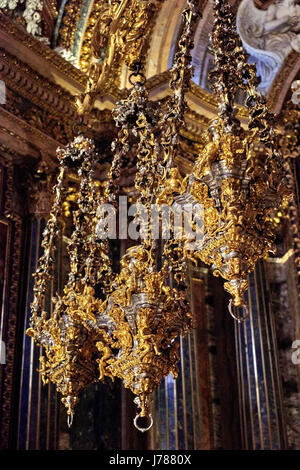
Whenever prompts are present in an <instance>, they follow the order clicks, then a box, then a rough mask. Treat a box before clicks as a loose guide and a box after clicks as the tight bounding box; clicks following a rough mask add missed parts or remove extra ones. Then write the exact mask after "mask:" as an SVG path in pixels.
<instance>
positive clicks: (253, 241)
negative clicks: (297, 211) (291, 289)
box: [185, 0, 288, 320]
mask: <svg viewBox="0 0 300 470" xmlns="http://www.w3.org/2000/svg"><path fill="white" fill-rule="evenodd" d="M211 39H212V46H213V50H214V58H215V68H214V70H213V71H212V73H211V81H212V86H213V89H214V92H215V94H216V96H217V97H218V101H219V114H218V117H217V119H215V120H214V121H213V122H211V124H210V126H209V128H208V131H207V132H206V134H205V136H204V137H205V146H204V149H203V151H201V153H200V154H199V157H198V158H197V160H196V162H195V165H194V169H193V172H192V173H191V175H190V176H189V178H188V183H187V187H186V190H185V191H186V193H187V194H189V195H192V196H193V198H194V199H195V200H196V201H198V202H199V203H200V204H202V205H203V207H204V219H205V220H204V237H203V240H201V242H200V243H199V246H198V250H197V251H196V252H195V253H194V254H193V256H194V257H196V258H198V259H200V260H201V261H203V262H204V263H206V264H208V265H210V266H211V267H212V269H213V272H214V274H215V275H216V276H219V275H220V276H222V277H223V278H224V279H225V280H226V283H225V288H226V290H227V291H228V292H229V293H230V294H231V295H232V297H233V301H232V302H233V305H232V302H231V304H230V313H232V314H233V315H234V316H236V314H235V313H234V311H233V310H234V309H233V307H244V316H245V315H247V311H246V310H247V309H246V306H245V304H244V292H245V290H246V289H247V287H248V281H247V277H248V274H249V273H250V272H251V271H252V270H253V269H254V266H255V263H256V262H257V261H258V260H259V259H260V258H263V257H266V256H267V254H268V253H269V251H272V250H273V249H274V246H273V239H274V228H273V224H272V214H273V213H274V212H275V211H276V210H277V211H278V210H279V208H280V206H281V205H282V204H286V201H287V196H288V190H287V185H286V175H285V171H284V165H283V160H282V157H281V155H280V153H279V151H278V149H277V148H276V139H275V137H276V136H275V132H274V128H273V116H272V115H271V114H270V113H269V112H268V109H267V106H266V102H265V99H264V98H263V97H262V96H261V94H260V93H259V92H258V91H257V85H258V84H259V79H258V78H257V77H256V69H255V66H254V65H250V64H248V63H247V56H246V52H245V51H244V49H243V46H242V43H241V40H240V38H239V36H238V34H237V32H236V27H235V18H234V13H233V10H232V7H231V6H230V4H229V3H228V2H226V1H224V0H216V1H215V24H214V29H213V33H212V38H211ZM240 89H242V90H244V91H245V92H246V95H247V97H246V102H245V104H246V107H247V108H248V109H249V115H250V116H249V122H248V129H244V128H243V127H242V126H241V124H240V122H239V121H238V119H237V118H236V117H235V114H236V107H235V98H236V95H237V93H238V91H239V90H240ZM244 316H243V317H244ZM243 317H237V318H238V319H239V320H242V319H243Z"/></svg>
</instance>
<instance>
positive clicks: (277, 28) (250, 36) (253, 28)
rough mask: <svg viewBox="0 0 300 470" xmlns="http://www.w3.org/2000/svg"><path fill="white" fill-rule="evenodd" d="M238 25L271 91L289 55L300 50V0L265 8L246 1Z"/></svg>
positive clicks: (281, 0)
mask: <svg viewBox="0 0 300 470" xmlns="http://www.w3.org/2000/svg"><path fill="white" fill-rule="evenodd" d="M237 27H238V31H239V34H240V36H241V38H242V41H243V43H244V46H245V48H246V49H247V51H248V52H249V54H250V55H251V56H252V58H253V59H254V61H255V62H256V64H257V67H258V73H259V75H260V76H261V78H262V84H261V88H262V91H267V89H268V88H269V86H270V85H271V83H272V81H273V79H274V77H275V75H276V73H277V72H278V69H279V68H280V66H281V64H282V63H283V61H284V59H285V58H286V56H287V55H288V54H289V53H290V52H291V51H292V50H294V51H296V52H298V53H300V5H298V2H297V0H278V1H277V2H275V3H274V4H272V5H270V6H269V8H268V9H267V10H265V11H263V10H259V9H258V8H256V7H255V4H254V0H242V2H241V4H240V6H239V9H238V14H237Z"/></svg>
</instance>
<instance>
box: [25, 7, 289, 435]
mask: <svg viewBox="0 0 300 470" xmlns="http://www.w3.org/2000/svg"><path fill="white" fill-rule="evenodd" d="M199 3H200V2H199V1H197V0H189V1H188V2H187V8H186V10H185V11H184V12H183V20H184V25H183V31H182V35H181V37H180V40H179V44H178V50H177V53H176V56H175V61H174V65H173V67H172V69H171V81H170V89H171V91H172V95H171V97H170V98H168V99H167V100H166V103H164V104H161V105H160V106H158V104H157V103H153V102H152V101H151V100H150V99H149V96H148V92H147V87H146V78H145V75H144V63H143V60H142V57H143V53H142V50H143V44H142V43H143V41H142V32H141V31H138V28H137V24H135V26H134V27H135V29H134V30H132V31H131V33H130V34H131V36H130V38H131V39H130V40H131V41H133V35H134V31H135V32H136V33H137V36H136V38H137V40H138V47H137V49H136V51H135V53H134V54H133V55H131V56H130V57H129V58H128V63H127V65H128V67H129V69H130V71H131V75H130V83H131V85H132V88H131V91H130V93H129V95H128V97H127V98H126V99H123V100H121V101H120V102H119V103H118V104H117V105H116V107H115V109H114V111H113V117H114V119H115V122H116V126H117V128H118V135H117V137H116V139H115V140H114V142H113V144H112V150H113V153H114V157H113V161H112V164H111V167H110V170H109V172H108V176H107V181H106V188H105V191H104V193H103V194H101V193H100V192H99V189H98V187H97V185H96V183H95V180H94V169H95V165H96V163H97V161H99V156H98V155H97V153H96V151H95V146H94V144H93V142H92V141H91V140H89V139H86V138H85V137H83V136H81V135H80V136H78V137H76V138H75V140H74V141H73V142H72V143H71V144H70V145H68V146H67V147H66V148H65V149H58V151H57V156H58V160H59V175H58V179H57V184H56V186H55V201H54V204H53V209H52V212H51V214H50V218H49V220H48V223H47V226H46V229H45V232H44V239H43V243H42V247H43V250H44V252H43V255H42V257H41V258H40V260H39V264H38V269H37V272H36V274H35V286H34V300H33V303H32V318H31V326H30V328H29V330H28V334H29V335H30V336H32V337H33V338H34V340H35V341H36V343H38V344H40V345H41V346H43V347H44V350H45V355H42V357H41V370H40V372H41V374H42V378H43V381H44V382H45V383H47V382H49V381H51V382H53V383H54V384H56V387H57V389H58V391H59V392H61V394H62V397H63V398H62V401H63V403H64V405H65V406H66V409H67V414H68V422H69V424H70V425H71V423H72V417H73V415H74V408H75V405H76V403H77V402H78V396H79V393H80V391H81V390H82V389H83V388H84V387H86V386H87V385H88V384H90V383H93V382H95V381H98V380H106V378H110V379H112V380H114V379H115V378H119V379H121V380H122V382H123V384H124V386H125V387H126V388H129V389H130V390H131V391H132V392H133V394H134V395H135V400H134V401H135V403H136V405H137V407H138V408H139V412H138V414H137V416H136V418H135V420H134V424H135V426H136V427H137V428H138V429H139V430H140V431H147V430H148V429H150V427H151V426H152V423H153V420H152V416H151V394H152V392H153V390H154V388H155V387H156V386H158V385H159V384H160V382H161V380H162V379H163V378H164V377H166V376H168V375H169V374H170V373H172V374H173V376H174V377H176V376H177V373H178V371H177V367H178V360H179V355H178V347H179V345H178V341H177V340H178V337H179V336H180V335H181V334H185V333H187V332H188V331H189V329H190V328H191V326H192V317H191V313H190V308H189V302H188V291H187V282H186V266H187V263H188V262H189V259H192V260H193V261H195V260H196V261H197V260H201V261H203V262H204V263H206V264H209V265H211V266H212V268H213V270H214V274H216V275H221V276H223V277H224V278H225V279H226V280H227V283H226V284H225V287H226V288H227V290H228V291H229V292H230V293H231V294H232V295H233V298H234V305H235V306H243V305H244V301H243V293H244V291H245V289H246V288H247V275H248V273H249V272H250V271H251V270H252V269H253V267H254V265H255V263H256V261H257V260H258V259H259V258H261V257H263V256H266V254H267V253H268V251H269V250H270V249H271V248H272V238H273V224H272V215H273V212H274V210H276V209H277V208H278V207H279V206H280V205H281V204H282V203H283V201H284V199H285V197H286V189H285V181H284V175H283V171H282V161H281V156H280V155H279V153H278V151H277V150H276V148H275V140H274V131H273V128H272V117H271V116H270V114H269V113H268V111H267V108H266V104H265V101H264V99H263V98H262V97H261V95H260V94H259V93H258V92H257V91H256V90H255V87H256V85H257V84H258V80H257V78H256V75H255V67H254V66H252V65H248V64H247V62H246V54H245V52H244V50H243V48H242V46H241V43H240V40H239V37H238V35H237V33H236V31H235V28H234V17H233V13H232V11H231V9H230V7H229V6H228V5H227V4H226V2H225V1H223V0H216V7H215V10H216V21H215V27H214V32H213V36H212V42H213V47H214V50H215V61H216V66H215V70H214V71H213V73H212V79H213V86H214V90H215V92H216V95H217V96H218V99H219V115H218V117H217V119H216V120H215V121H213V122H212V123H211V125H210V127H209V129H208V131H207V133H206V134H205V136H204V140H205V145H204V149H203V151H202V152H201V153H200V155H199V157H198V158H197V160H196V162H195V164H194V168H193V172H192V173H191V174H190V175H188V176H187V177H186V178H184V179H183V178H182V177H181V175H180V173H179V171H178V169H177V167H176V165H175V156H176V154H177V152H178V147H179V131H180V128H181V127H182V125H183V123H184V112H185V109H186V107H187V104H186V101H185V93H186V91H187V90H188V89H189V85H190V82H191V77H192V67H191V49H192V47H193V36H194V31H195V27H196V24H197V19H198V18H199V12H198V6H199ZM126 4H127V2H121V3H120V4H119V2H117V3H116V2H112V3H111V6H110V9H109V10H108V11H107V12H106V14H107V15H108V16H109V15H113V16H112V20H113V21H112V22H110V21H108V20H107V18H106V17H105V18H106V20H107V25H110V26H109V27H110V28H113V32H112V37H111V38H110V41H113V38H115V43H114V47H113V49H112V51H113V52H111V53H110V54H109V55H108V57H107V59H106V62H105V63H104V64H103V66H102V65H101V66H99V64H98V65H96V66H95V67H92V72H93V74H94V76H93V77H92V78H91V81H90V82H89V84H88V86H87V90H86V92H85V93H84V95H83V96H81V97H79V98H78V106H79V112H80V114H84V112H86V110H89V109H90V107H91V106H92V105H93V102H94V100H95V99H96V96H97V90H98V88H99V86H100V85H101V86H102V85H103V80H106V79H107V73H108V70H109V67H110V65H111V63H112V61H113V60H116V57H117V56H118V54H117V53H116V56H115V52H116V51H117V50H119V49H120V48H121V49H122V48H125V42H124V40H123V39H124V31H125V32H126V31H127V32H128V27H125V26H124V21H125V18H126V16H122V15H124V8H125V7H126ZM137 5H139V6H140V8H139V9H138V12H139V14H140V15H143V14H145V12H148V10H149V2H145V1H141V2H140V3H139V2H137ZM117 7H118V8H117ZM123 7H124V8H123ZM129 16H130V15H129ZM130 18H131V16H130ZM131 20H132V21H133V19H132V18H131ZM132 21H131V22H130V24H133V23H132ZM105 24H106V23H105ZM122 25H123V26H122ZM127 26H128V25H127ZM121 27H123V28H124V31H123V30H122V33H121V31H119V30H118V28H121ZM240 88H241V89H244V90H245V91H246V92H247V99H246V105H247V107H248V109H249V113H250V117H249V125H248V129H244V128H243V127H242V126H241V124H240V122H239V121H238V120H237V119H236V117H235V106H234V99H235V96H236V94H237V91H238V89H240ZM129 152H131V153H132V152H133V153H134V157H135V161H136V174H135V195H136V196H135V197H136V201H135V202H136V206H137V207H138V208H139V207H141V206H143V207H144V208H146V209H147V210H149V211H150V209H151V206H152V205H153V204H161V203H166V204H167V205H168V206H169V207H170V210H171V219H172V217H173V218H174V207H176V205H177V206H178V205H179V206H180V205H184V204H186V203H190V204H191V205H192V206H193V207H194V206H196V205H197V204H199V203H200V204H201V205H202V206H203V207H204V234H203V237H202V239H201V240H198V245H197V246H196V251H194V252H193V253H192V254H191V253H190V251H189V250H188V248H187V243H188V240H187V239H186V238H185V237H184V236H183V237H176V234H175V230H176V226H175V225H174V224H173V225H172V224H171V223H170V226H168V227H167V228H168V230H169V231H170V237H169V238H168V240H166V241H165V242H164V243H163V244H162V247H161V246H159V244H158V242H157V240H156V239H155V238H154V237H153V234H152V230H151V228H152V227H151V224H150V225H145V226H143V222H141V224H142V227H141V228H142V232H143V236H142V237H141V240H140V243H139V244H138V245H136V246H134V247H131V248H129V249H128V250H127V251H126V253H125V255H124V256H123V257H122V258H121V261H120V266H121V269H120V272H119V273H113V270H112V267H111V262H110V259H111V257H110V252H109V243H108V240H107V239H104V238H105V237H104V238H103V232H102V229H101V227H102V222H103V220H102V215H101V213H100V212H99V208H100V207H101V204H102V203H110V204H113V205H114V206H115V208H116V209H117V196H118V194H119V187H118V181H119V178H120V175H121V171H122V164H123V162H124V159H125V158H126V156H127V155H128V153H129ZM74 171H75V172H77V175H78V178H79V180H80V190H79V194H78V198H77V209H76V210H75V211H74V214H73V219H74V220H73V232H72V235H71V239H70V242H69V244H68V248H67V250H68V255H69V262H70V272H69V276H68V281H67V283H66V285H65V287H64V290H63V293H62V295H59V294H57V295H56V296H55V298H54V299H53V304H54V309H53V312H52V313H50V312H48V313H47V312H46V310H45V297H46V293H47V286H48V282H49V280H50V279H51V277H52V276H53V266H54V251H55V244H56V242H57V235H58V231H59V218H60V214H61V211H62V207H63V201H64V195H65V192H66V175H67V174H68V173H69V172H74ZM174 202H175V206H174ZM140 216H141V213H140V212H139V209H138V211H137V214H136V218H137V219H139V217H140ZM165 228H166V227H165ZM158 260H160V261H158ZM99 285H100V286H101V288H102V291H103V294H104V295H103V296H101V298H99V297H98V296H97V295H96V291H97V290H96V287H97V286H99ZM231 313H232V314H233V315H234V312H231ZM237 319H238V320H240V317H237Z"/></svg>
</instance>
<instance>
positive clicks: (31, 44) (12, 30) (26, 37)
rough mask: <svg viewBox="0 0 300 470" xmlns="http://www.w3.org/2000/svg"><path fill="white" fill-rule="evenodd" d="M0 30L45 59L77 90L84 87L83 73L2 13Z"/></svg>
mask: <svg viewBox="0 0 300 470" xmlns="http://www.w3.org/2000/svg"><path fill="white" fill-rule="evenodd" d="M0 30H1V32H4V33H7V34H8V36H9V35H12V36H13V37H14V38H15V39H16V40H17V41H18V42H20V43H22V45H23V46H26V47H27V48H28V49H30V50H32V51H33V52H34V53H35V54H37V55H38V56H40V57H42V58H43V59H46V60H47V61H48V62H49V64H51V65H52V66H53V67H54V68H55V69H57V70H58V71H59V72H61V73H62V74H63V75H65V76H66V77H68V78H70V79H72V80H73V81H75V82H77V84H78V88H79V89H80V88H82V87H84V86H85V85H86V82H87V76H86V75H85V74H84V73H83V72H81V71H80V70H78V69H77V68H76V67H74V66H73V65H71V64H70V63H69V62H67V61H66V60H65V59H63V58H62V57H61V56H60V55H59V54H58V53H57V52H55V51H53V50H52V49H50V48H49V47H48V46H47V45H45V44H43V43H42V42H41V41H39V40H38V39H36V38H35V37H33V36H31V35H30V34H28V33H27V32H26V31H24V29H22V28H21V27H20V26H19V25H17V24H16V23H14V22H13V21H11V20H10V19H9V18H8V17H7V16H6V15H4V14H2V13H1V14H0Z"/></svg>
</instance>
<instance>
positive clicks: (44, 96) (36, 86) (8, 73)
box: [0, 49, 77, 119]
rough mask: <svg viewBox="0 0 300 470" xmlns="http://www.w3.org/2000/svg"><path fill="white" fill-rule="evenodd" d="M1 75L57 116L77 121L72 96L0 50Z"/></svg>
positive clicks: (17, 89) (35, 102)
mask: <svg viewBox="0 0 300 470" xmlns="http://www.w3.org/2000/svg"><path fill="white" fill-rule="evenodd" d="M0 73H1V76H2V77H3V80H4V81H5V83H6V85H7V86H9V87H11V88H12V89H13V90H16V91H18V92H19V93H20V95H22V96H25V97H26V98H27V99H29V100H30V101H31V102H32V103H34V104H36V105H38V106H42V107H43V108H44V109H47V110H48V111H50V112H51V113H52V114H53V115H55V116H58V117H59V116H61V115H63V116H64V117H67V118H69V119H75V117H76V115H77V113H76V109H75V107H74V106H73V104H72V95H71V94H70V93H68V92H67V91H64V90H63V89H62V88H61V87H59V86H58V85H54V84H53V83H52V82H50V81H49V80H47V79H46V78H45V77H43V76H41V75H40V74H39V73H37V72H35V71H34V70H32V69H31V68H30V67H28V65H26V64H24V63H23V62H21V61H20V60H18V59H16V58H15V57H14V56H12V55H10V54H9V53H7V52H6V51H5V50H4V49H0Z"/></svg>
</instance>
